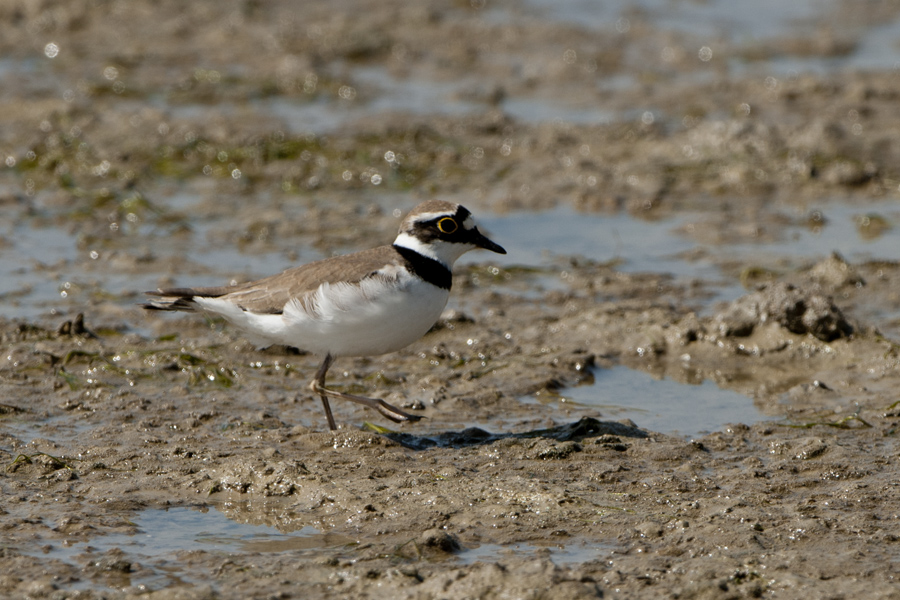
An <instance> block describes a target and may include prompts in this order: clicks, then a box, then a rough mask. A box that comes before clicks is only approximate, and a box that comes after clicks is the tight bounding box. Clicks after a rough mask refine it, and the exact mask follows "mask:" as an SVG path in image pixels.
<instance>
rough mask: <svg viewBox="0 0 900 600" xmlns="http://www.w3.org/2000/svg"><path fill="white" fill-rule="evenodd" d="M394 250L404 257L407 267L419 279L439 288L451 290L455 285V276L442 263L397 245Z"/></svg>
mask: <svg viewBox="0 0 900 600" xmlns="http://www.w3.org/2000/svg"><path fill="white" fill-rule="evenodd" d="M394 250H396V251H397V252H398V253H399V254H400V256H402V257H403V259H404V260H405V261H406V266H407V267H409V270H410V271H412V272H413V273H415V274H416V275H417V276H418V277H421V278H422V279H424V280H425V281H427V282H428V283H430V284H432V285H436V286H438V287H439V288H443V289H445V290H449V289H450V286H451V285H452V283H453V274H452V273H451V272H450V269H448V268H447V266H446V265H444V264H443V263H442V262H440V261H437V260H434V259H433V258H429V257H428V256H425V255H423V254H419V253H418V252H416V251H415V250H412V249H410V248H406V247H404V246H398V245H397V244H394Z"/></svg>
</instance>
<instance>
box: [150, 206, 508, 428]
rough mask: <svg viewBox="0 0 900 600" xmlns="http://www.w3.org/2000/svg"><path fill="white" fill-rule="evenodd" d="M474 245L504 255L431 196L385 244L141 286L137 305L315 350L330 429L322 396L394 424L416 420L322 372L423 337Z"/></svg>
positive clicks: (470, 221) (316, 383)
mask: <svg viewBox="0 0 900 600" xmlns="http://www.w3.org/2000/svg"><path fill="white" fill-rule="evenodd" d="M476 248H484V249H485V250H490V251H492V252H497V253H499V254H506V250H504V249H503V248H502V247H500V246H499V245H498V244H495V243H494V242H492V241H491V240H489V239H488V238H486V237H485V236H484V235H483V234H482V233H481V232H480V231H478V227H476V225H475V220H474V218H473V217H472V213H470V212H469V211H468V210H467V209H466V208H465V207H464V206H461V205H459V204H454V203H451V202H443V201H439V200H430V201H428V202H423V203H422V204H419V205H418V206H416V207H415V208H414V209H413V210H412V211H411V212H410V213H409V214H408V215H406V217H405V218H404V219H403V222H402V223H401V224H400V233H399V234H398V235H397V238H396V239H395V240H394V243H393V244H392V245H390V246H379V247H377V248H372V249H371V250H363V251H362V252H356V253H354V254H348V255H345V256H336V257H332V258H326V259H324V260H319V261H316V262H312V263H309V264H306V265H302V266H299V267H294V268H292V269H288V270H287V271H284V272H283V273H280V274H278V275H272V276H270V277H266V278H264V279H260V280H258V281H252V282H250V283H242V284H238V285H232V286H222V287H200V288H170V289H160V290H157V291H155V292H147V294H148V295H149V296H153V298H151V299H150V300H149V301H148V302H147V303H146V304H142V306H143V307H144V308H147V309H151V310H165V311H188V312H192V311H198V310H199V311H204V312H207V313H211V314H214V315H219V316H221V317H224V318H225V320H227V321H229V322H231V323H233V324H234V325H236V326H237V327H239V328H240V329H242V330H244V332H246V334H247V337H248V339H249V340H250V341H251V342H253V343H256V344H257V345H258V346H259V347H261V348H264V347H266V346H270V345H272V344H284V345H287V346H293V347H296V348H301V349H303V350H308V351H310V352H312V353H314V354H318V355H320V356H323V357H324V359H323V360H322V366H320V367H319V370H318V372H317V373H316V376H315V379H313V381H312V382H311V383H310V389H311V390H312V391H313V392H314V393H315V394H318V395H319V397H320V398H321V399H322V404H323V406H324V408H325V415H326V417H327V418H328V426H329V427H330V428H331V429H337V426H336V425H335V422H334V416H333V415H332V413H331V406H330V405H329V404H328V398H329V397H331V398H341V399H344V400H350V401H352V402H357V403H359V404H362V405H364V406H368V407H369V408H373V409H375V410H377V411H378V412H380V413H381V414H382V415H383V416H385V417H386V418H388V419H391V420H392V421H396V422H402V421H417V420H419V419H420V417H418V416H416V415H411V414H409V413H406V412H404V411H402V410H400V409H399V408H397V407H395V406H391V405H390V404H388V403H387V402H384V401H383V400H379V399H375V398H365V397H363V396H356V395H353V394H345V393H342V392H338V391H336V390H331V389H328V388H326V387H325V375H326V374H327V373H328V369H329V367H331V365H332V363H333V362H334V360H335V358H338V357H342V356H374V355H378V354H385V353H388V352H394V351H395V350H399V349H401V348H403V347H405V346H407V345H409V344H411V343H412V342H414V341H416V340H417V339H419V338H420V337H422V336H423V335H425V333H427V332H428V330H429V329H431V327H432V325H434V324H435V322H436V321H437V320H438V318H439V317H440V315H441V312H443V310H444V307H445V306H446V305H447V299H448V298H449V296H450V286H451V283H452V273H451V268H452V267H453V263H454V262H456V259H458V258H459V257H460V256H462V255H463V254H464V253H466V252H468V251H469V250H474V249H476Z"/></svg>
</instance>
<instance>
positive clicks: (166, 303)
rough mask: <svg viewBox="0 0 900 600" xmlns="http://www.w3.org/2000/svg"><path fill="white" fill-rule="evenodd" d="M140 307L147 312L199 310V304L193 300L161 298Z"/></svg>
mask: <svg viewBox="0 0 900 600" xmlns="http://www.w3.org/2000/svg"><path fill="white" fill-rule="evenodd" d="M147 293H148V294H149V293H150V292H147ZM138 306H140V307H141V308H146V309H147V310H182V311H186V312H194V311H195V310H197V304H196V303H195V302H194V300H193V298H177V297H161V298H160V299H159V300H150V301H149V302H145V303H143V304H139V305H138Z"/></svg>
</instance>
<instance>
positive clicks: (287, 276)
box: [144, 246, 403, 314]
mask: <svg viewBox="0 0 900 600" xmlns="http://www.w3.org/2000/svg"><path fill="white" fill-rule="evenodd" d="M402 261H403V259H402V258H401V257H400V256H399V255H398V254H397V252H396V250H394V249H393V248H392V247H391V246H379V247H378V248H372V249H371V250H363V251H362V252H356V253H355V254H347V255H345V256H336V257H333V258H326V259H324V260H319V261H316V262H311V263H309V264H305V265H301V266H299V267H294V268H293V269H288V270H287V271H284V272H283V273H279V274H277V275H271V276H269V277H265V278H263V279H259V280H257V281H251V282H249V283H241V284H238V285H232V286H220V287H202V288H171V289H165V290H159V291H157V292H147V293H148V294H150V295H152V296H163V297H165V298H166V299H167V302H165V306H162V305H161V304H162V303H161V302H157V301H151V302H150V303H149V304H148V305H144V306H145V308H156V309H162V310H192V304H193V303H192V301H191V298H193V297H195V296H201V297H207V298H222V299H223V300H228V301H230V302H233V303H234V304H236V305H237V306H240V307H241V308H243V309H244V310H248V311H251V312H255V313H269V314H272V313H280V312H281V311H282V309H284V305H285V304H287V302H288V301H289V300H290V299H291V298H299V297H302V296H303V295H305V294H308V293H310V292H313V291H315V290H316V289H318V287H319V286H320V285H322V284H323V283H336V282H338V281H345V282H348V283H356V282H358V281H360V280H361V279H363V278H364V277H367V276H369V275H371V274H372V273H374V272H375V271H377V270H378V269H381V268H383V267H384V266H385V265H389V264H401V263H402Z"/></svg>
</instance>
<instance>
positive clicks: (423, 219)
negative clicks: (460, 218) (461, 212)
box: [413, 212, 453, 223]
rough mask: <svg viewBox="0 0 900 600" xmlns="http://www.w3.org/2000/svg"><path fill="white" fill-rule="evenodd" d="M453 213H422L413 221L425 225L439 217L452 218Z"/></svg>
mask: <svg viewBox="0 0 900 600" xmlns="http://www.w3.org/2000/svg"><path fill="white" fill-rule="evenodd" d="M452 216H453V213H446V212H430V213H422V214H419V215H416V216H415V218H414V219H413V222H414V223H425V222H426V221H431V220H432V219H437V218H438V217H452Z"/></svg>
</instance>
